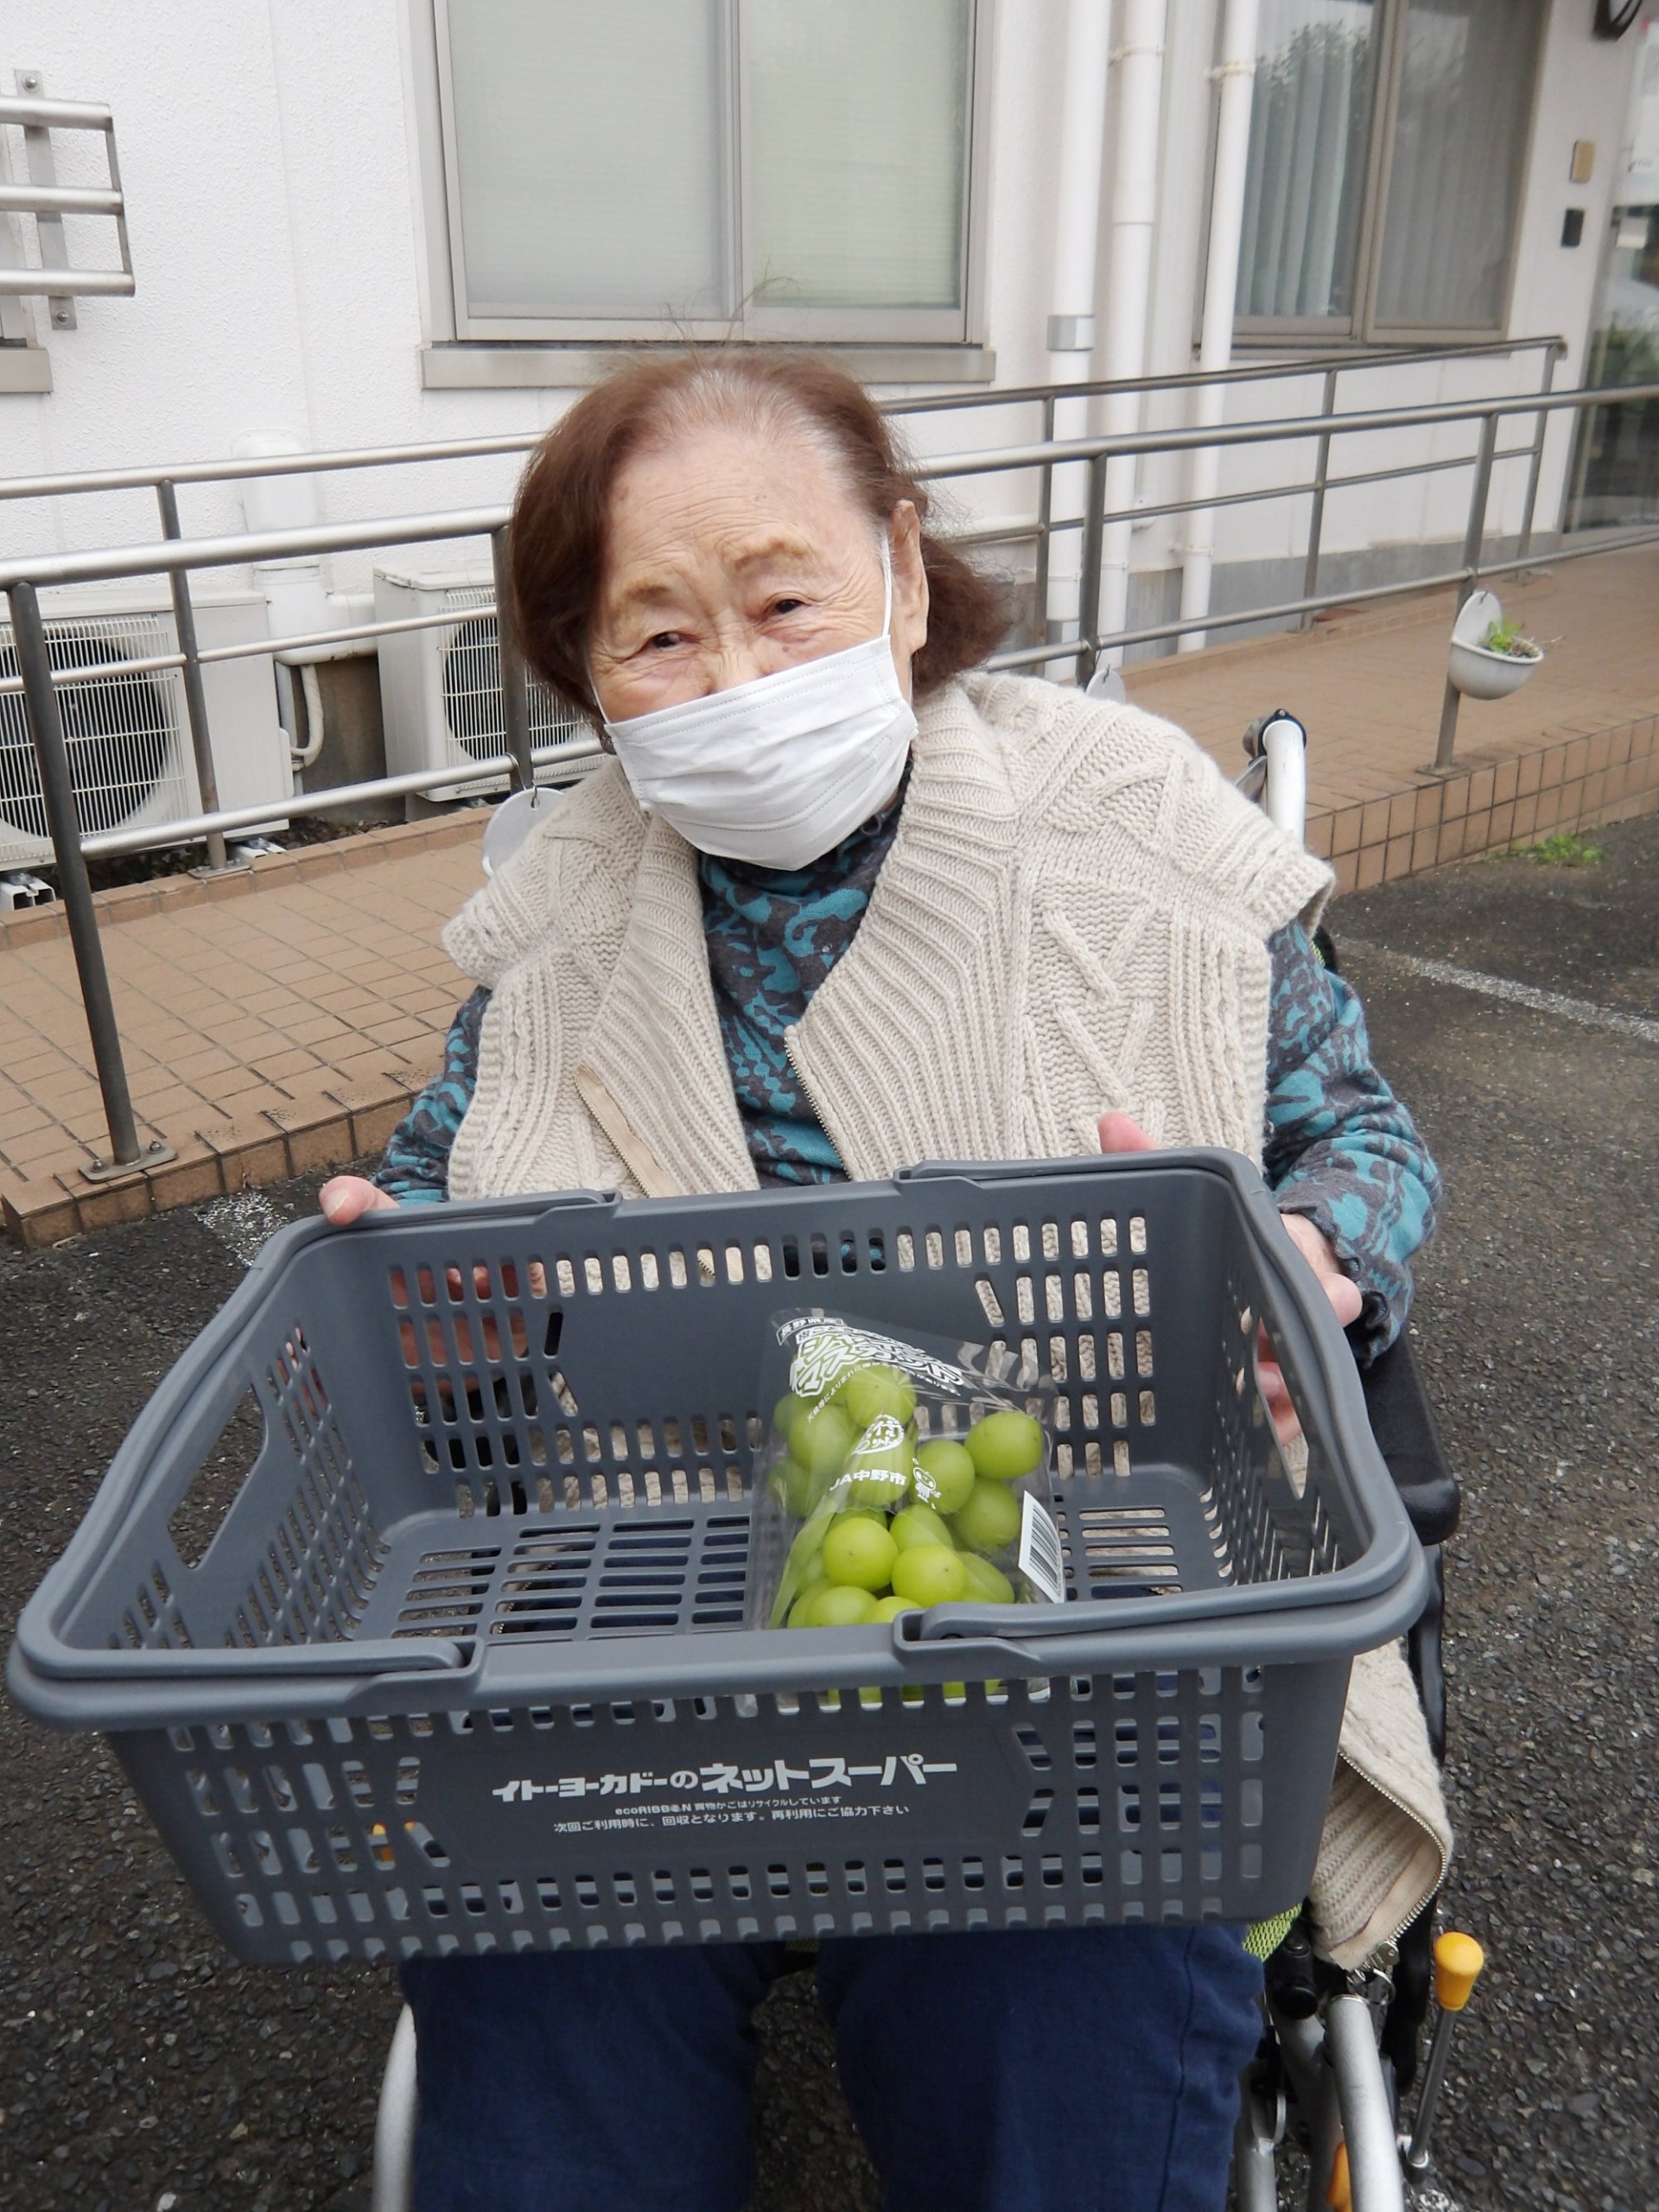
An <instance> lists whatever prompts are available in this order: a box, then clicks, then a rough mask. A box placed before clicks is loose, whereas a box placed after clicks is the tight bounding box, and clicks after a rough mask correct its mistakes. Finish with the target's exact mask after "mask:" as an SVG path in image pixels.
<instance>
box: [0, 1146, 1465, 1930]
mask: <svg viewBox="0 0 1659 2212" xmlns="http://www.w3.org/2000/svg"><path fill="white" fill-rule="evenodd" d="M818 1304H822V1305H823V1306H824V1307H825V1308H826V1309H829V1310H834V1311H839V1312H845V1313H854V1314H856V1315H858V1316H860V1317H861V1318H864V1319H869V1320H873V1321H875V1322H879V1323H882V1324H885V1325H887V1326H889V1327H891V1328H893V1329H894V1330H896V1331H899V1332H902V1331H903V1330H904V1329H905V1328H906V1327H907V1326H908V1327H910V1328H912V1329H916V1330H918V1331H925V1332H930V1333H931V1334H934V1335H941V1334H943V1335H950V1336H955V1337H957V1338H962V1339H963V1340H972V1341H976V1342H985V1341H987V1340H992V1341H997V1340H1001V1341H1004V1342H1007V1343H1010V1344H1020V1343H1024V1344H1028V1345H1029V1346H1030V1348H1031V1350H1032V1351H1033V1353H1034V1355H1035V1357H1036V1358H1037V1361H1038V1363H1039V1365H1040V1367H1041V1368H1042V1369H1043V1370H1046V1372H1048V1373H1049V1374H1051V1375H1052V1377H1053V1379H1054V1381H1055V1383H1056V1384H1057V1385H1058V1393H1059V1397H1058V1435H1057V1449H1056V1460H1057V1476H1058V1480H1057V1484H1056V1488H1057V1493H1058V1501H1059V1503H1058V1516H1059V1519H1060V1521H1061V1523H1062V1529H1063V1535H1064V1541H1065V1554H1066V1567H1067V1574H1068V1595H1069V1599H1070V1602H1068V1603H1067V1604H1065V1605H1056V1606H1032V1607H1028V1608H1021V1609H1020V1611H1018V1612H1017V1613H1014V1612H1011V1611H1009V1610H1008V1609H1007V1608H995V1607H984V1606H974V1605H954V1606H948V1607H940V1608H938V1609H936V1610H935V1611H933V1612H932V1613H931V1614H928V1615H925V1616H924V1615H919V1614H910V1615H906V1616H902V1617H901V1618H899V1620H898V1621H896V1622H893V1623H892V1624H885V1625H882V1626H880V1627H874V1626H872V1627H868V1628H855V1629H838V1630H813V1631H810V1632H804V1631H790V1632H770V1633H768V1632H764V1631H753V1630H746V1629H745V1628H744V1626H743V1622H744V1618H745V1613H744V1599H745V1576H746V1554H747V1543H748V1535H749V1507H748V1497H747V1492H748V1485H749V1481H750V1460H751V1454H752V1452H753V1447H754V1446H755V1445H756V1444H757V1443H758V1442H759V1441H760V1437H761V1435H762V1433H763V1432H762V1427H761V1420H760V1413H759V1410H758V1409H757V1408H756V1405H755V1402H754V1401H755V1394H756V1386H757V1377H758V1373H759V1369H760V1357H761V1351H762V1344H763V1338H764V1337H765V1334H766V1319H767V1317H768V1315H769V1314H771V1313H773V1312H774V1311H776V1310H777V1309H779V1307H781V1306H796V1307H798V1306H804V1305H818ZM1262 1323H1265V1325H1266V1326H1267V1328H1268V1330H1269V1332H1271V1336H1272V1339H1273V1343H1274V1346H1275V1347H1276V1349H1277V1351H1278V1354H1279V1357H1280V1358H1281V1363H1282V1364H1283V1367H1284V1370H1285V1374H1286V1376H1287V1383H1288V1384H1289V1388H1290V1390H1291V1394H1292V1397H1293V1399H1294V1402H1295V1404H1296V1407H1297V1408H1298V1411H1299V1413H1300V1418H1301V1421H1302V1425H1303V1427H1304V1430H1305V1432H1306V1439H1307V1461H1306V1472H1305V1474H1302V1473H1300V1472H1296V1471H1293V1470H1291V1469H1289V1468H1287V1465H1286V1464H1285V1462H1284V1460H1283V1459H1281V1455H1280V1452H1279V1451H1278V1449H1277V1448H1276V1446H1275V1445H1274V1440H1273V1432H1272V1428H1271V1426H1270V1424H1269V1423H1268V1421H1267V1419H1266V1417H1265V1414H1263V1412H1262V1406H1261V1402H1260V1398H1259V1395H1258V1393H1257V1390H1256V1388H1255V1377H1254V1371H1253V1365H1252V1361H1253V1355H1254V1348H1255V1337H1256V1331H1257V1327H1258V1325H1259V1324H1262ZM1423 1574H1424V1569H1423V1564H1422V1557H1421V1552H1420V1550H1419V1548H1418V1547H1417V1544H1416V1542H1415V1540H1414V1537H1413V1535H1412V1534H1411V1531H1410V1529H1409V1527H1408V1523H1407V1521H1406V1518H1405V1516H1404V1514H1403V1512H1402V1510H1401V1507H1400V1504H1399V1502H1398V1500H1397V1498H1396V1497H1395V1492H1394V1489H1393V1486H1392V1484H1391V1483H1390V1481H1389V1476H1388V1473H1387V1471H1386V1469H1385V1468H1384V1466H1383V1463H1382V1461H1381V1459H1380V1458H1379V1457H1378V1455H1377V1452H1376V1447H1375V1446H1374V1444H1373V1442H1372V1440H1371V1437H1370V1431H1369V1429H1368V1427H1367V1426H1366V1421H1365V1414H1364V1409H1363V1400H1362V1396H1361V1393H1360V1389H1359V1385H1358V1382H1357V1376H1356V1375H1355V1372H1354V1370H1353V1366H1352V1362H1351V1358H1350V1357H1349V1354H1348V1350H1347V1347H1346V1345H1345V1344H1344V1340H1343V1338H1342V1335H1341V1332H1340V1331H1339V1330H1338V1326H1337V1325H1336V1322H1335V1320H1334V1318H1333V1317H1332V1314H1331V1313H1330V1311H1329V1310H1328V1307H1327V1306H1326V1304H1325V1300H1324V1299H1323V1297H1322V1296H1321V1294H1319V1290H1318V1287H1317V1286H1316V1284H1315V1283H1314V1281H1313V1275H1312V1274H1311V1273H1310V1272H1309V1271H1308V1269H1307V1268H1306V1266H1305V1265H1304V1263H1303V1262H1301V1260H1300V1258H1299V1257H1298V1256H1297V1255H1296V1254H1295V1252H1294V1249H1293V1247H1292V1246H1291V1244H1290V1243H1289V1240H1288V1239H1287V1237H1286V1236H1285V1234H1284V1232H1283V1230H1282V1228H1281V1225H1280V1223H1279V1220H1278V1217H1277V1215H1276V1213H1275V1212H1274V1208H1273V1205H1272V1203H1271V1201H1270V1200H1269V1199H1268V1196H1267V1193H1266V1192H1265V1191H1264V1189H1263V1188H1262V1184H1261V1182H1260V1180H1259V1179H1258V1178H1257V1177H1256V1176H1255V1173H1254V1171H1253V1170H1252V1169H1250V1168H1249V1166H1248V1165H1247V1164H1246V1163H1245V1162H1244V1161H1243V1160H1239V1159H1237V1158H1236V1157H1235V1156H1234V1155H1232V1154H1226V1153H1220V1152H1203V1151H1192V1152H1183V1153H1170V1154H1158V1155H1150V1156H1138V1157H1131V1158H1126V1159H1118V1160H1102V1159H1098V1158H1096V1159H1090V1160H1078V1161H1074V1162H1072V1161H1066V1162H1049V1163H1042V1164H1026V1165H1017V1166H996V1167H938V1168H926V1169H921V1170H918V1171H916V1172H915V1173H912V1174H909V1175H905V1176H900V1177H899V1179H897V1180H896V1181H894V1182H892V1183H882V1184H868V1185H839V1186H829V1187H824V1188H820V1189H814V1190H810V1191H799V1192H786V1193H785V1192H778V1191H775V1190H773V1191H767V1192H753V1193H740V1194H725V1195H721V1196H719V1197H715V1198H678V1199H665V1200H655V1201H640V1202H637V1203H632V1202H630V1203H624V1202H621V1201H620V1200H618V1199H616V1198H605V1197H599V1196H595V1195H594V1194H590V1193H576V1194H572V1195H566V1196H563V1197H560V1198H554V1199H550V1200H548V1199H518V1200H512V1201H501V1202H492V1203H488V1204H483V1205H464V1206H463V1205H454V1206H443V1207H408V1208H405V1209H403V1210H401V1211H398V1212H397V1213H380V1214H375V1215H372V1216H370V1217H367V1218H366V1219H365V1221H363V1222H362V1223H360V1224H359V1225H357V1226H356V1227H354V1228H353V1229H351V1230H343V1231H342V1230H332V1229H329V1228H327V1226H326V1225H325V1224H322V1223H321V1221H314V1222H308V1223H305V1224H300V1225H298V1226H296V1227H295V1228H292V1229H289V1230H286V1231H284V1232H283V1234H281V1235H280V1236H277V1237H275V1238H273V1239H272V1241H271V1243H270V1244H269V1245H268V1246H267V1247H266V1249H265V1251H264V1253H263V1254H262V1255H261V1256H260V1258H259V1259H258V1260H257V1262H255V1264H254V1266H253V1268H251V1271H250V1273H249V1275H248V1277H247V1279H246V1281H245V1282H244V1283H243V1285H242V1286H241V1287H240V1288H239V1289H238V1292H237V1294H236V1295H235V1296H234V1297H233V1298H232V1300H231V1301H230V1302H229V1304H228V1305H227V1306H226V1307H225V1309H224V1311H223V1312H222V1313H220V1314H219V1317H218V1318H217V1319H216V1320H215V1321H214V1322H213V1324H212V1325H211V1326H210V1327H209V1328H208V1329H207V1330H206V1331H205V1332H203V1334H202V1335H201V1337H200V1338H199V1339H198V1340H197V1342H196V1343H195V1344H194V1346H193V1347H192V1349H191V1350H190V1351H189V1352H188V1354H187V1355H186V1357H184V1358H183V1359H182V1360H181V1362H180V1363H179V1364H178V1366H177V1367H176V1368H175V1370H173V1372H172V1374H171V1375H170V1376H168V1378H167V1380H166V1382H165V1383H163V1384H162V1388H161V1389H159V1390H158V1391H157V1392H156V1395H155V1397H154V1398H153V1399H152V1400H151V1402H150V1403H149V1405H148V1406H147V1407H146V1408H145V1409H144V1410H143V1413H142V1414H141V1415H140V1416H139V1418H138V1421H137V1423H136V1425H135V1426H134V1427H133V1430H132V1433H131V1434H130V1436H129V1437H128V1439H127V1440H126V1441H125V1443H124V1445H123V1446H122V1447H121V1450H120V1452H118V1455H117V1457H116V1459H115V1461H114V1463H113V1465H111V1469H110V1471H109V1474H108V1476H107V1478H106V1479H105V1483H104V1484H103V1487H102V1488H101V1489H100V1491H99V1494H98V1497H97V1498H96V1500H95V1502H94V1503H93V1505H92V1509H91V1510H90V1511H89V1513H88V1514H87V1516H86V1521H85V1522H84V1523H83V1525H82V1527H81V1528H80V1529H79V1532H78V1534H77V1535H76V1536H75V1538H74V1540H73V1542H72V1543H71V1545H70V1547H69V1548H68V1550H67V1553H66V1554H65V1555H64V1557H63V1559H62V1560H60V1562H59V1563H58V1565H57V1566H56V1567H54V1568H53V1570H52V1572H51V1573H49V1574H48V1577H47V1579H46V1580H45V1582H44V1583H43V1584H42V1586H41V1589H40V1591H39V1592H37V1594H36V1595H35V1598H34V1599H33V1600H32V1601H31V1603H30V1604H29V1607H28V1608H27V1610H26V1611H25V1613H24V1615H23V1617H22V1622H21V1624H20V1626H19V1630H18V1634H17V1639H16V1644H15V1646H14V1648H13V1651H12V1654H11V1659H10V1684H11V1688H12V1691H13V1694H15V1696H16V1699H17V1700H18V1701H19V1702H20V1703H21V1704H22V1706H24V1707H26V1708H27V1709H28V1710H29V1711H30V1712H31V1713H35V1714H36V1715H38V1716H40V1717H41V1718H42V1719H47V1720H48V1721H51V1722H54V1723H55V1724H57V1725H59V1726H67V1727H73V1728H92V1729H99V1730H102V1731H104V1732H106V1733H107V1734H108V1736H109V1737H110V1739H111V1744H112V1745H113V1747H114V1749H115V1751H116V1752H117V1754H118V1757H119V1758H120V1759H121V1761H122V1763H123V1764H124V1767H125V1768H126V1770H127V1772H128V1774H129V1775H130V1777H131V1779H132V1782H133V1784H134V1786H135V1788H136V1789H137V1791H138V1793H139V1795H140V1796H141V1797H142V1798H143V1802H144V1804H145V1805H146V1807H147V1808H149V1813H150V1814H151V1815H152V1817H153V1818H154V1820H155V1821H156V1826H157V1827H158V1828H159V1829H160V1831H161V1833H162V1836H163V1837H164V1838H165V1840H166V1841H167V1843H168V1847H170V1849H171V1850H172V1852H173V1853H174V1854H175V1857H176V1858H177V1859H178V1861H179V1864H180V1865H181V1867H182V1868H183V1870H184V1872H185V1873H186V1874H187V1876H188V1878H189V1880H190V1882H191V1884H192V1885H193V1886H194V1890H195V1891H196V1894H197V1896H198V1897H200V1900H201V1903H202V1904H203V1906H204V1908H205V1910H207V1914H208V1916H209V1918H210V1919H211V1920H212V1922H213V1925H214V1927H215V1928H216V1929H217V1930H218V1931H219V1934H220V1936H222V1937H223V1939H224V1941H225V1942H226V1944H227V1945H228V1946H229V1947H230V1948H232V1950H233V1951H235V1952H236V1953H238V1955H240V1956H242V1957H244V1958H246V1959H252V1960H260V1961H270V1962H282V1963H288V1962H294V1961H308V1960H315V1959H319V1958H334V1959H339V1958H346V1957H349V1956H357V1957H365V1958H377V1957H398V1956H406V1955H411V1954H414V1953H417V1952H435V1953H454V1952H464V1953H473V1954H477V1953H481V1952H486V1951H491V1950H500V1951H508V1950H524V1949H532V1948H557V1947H559V1946H561V1945H563V1944H566V1943H572V1942H574V1943H576V1944H581V1945H591V1944H597V1943H602V1942H618V1943H630V1942H677V1941H688V1942H697V1941H729V1940H734V1939H735V1940H743V1939H773V1938H781V1937H806V1936H815V1935H829V1934H855V1933H858V1932H861V1931H864V1930H876V1931H880V1932H884V1933H885V1932H888V1931H892V1930H894V1929H916V1930H925V1929H969V1928H989V1929H1007V1928H1030V1929H1038V1928H1044V1927H1050V1926H1077V1925H1081V1924H1084V1923H1091V1922H1092V1923H1121V1922H1128V1921H1143V1922H1151V1923H1180V1922H1191V1921H1195V1920H1198V1919H1214V1918H1221V1919H1226V1920H1235V1921H1249V1920H1255V1919H1259V1918H1262V1917H1263V1916H1266V1915H1267V1914H1268V1913H1271V1912H1273V1911H1275V1910H1280V1909H1281V1908H1283V1907H1285V1906H1287V1905H1289V1904H1293V1903H1294V1902H1296V1901H1297V1900H1298V1899H1299V1898H1300V1897H1301V1896H1302V1894H1303V1891H1304V1890H1305V1888H1306V1883H1307V1880H1308V1877H1309V1874H1310V1872H1311V1871H1312V1867H1313V1859H1314V1856H1315V1853H1316V1850H1317V1847H1318V1842H1319V1831H1320V1826H1321V1821H1322V1816H1323V1812H1324V1808H1325V1799H1326V1796H1327V1793H1328V1789H1329V1785H1330V1781H1331V1776H1332V1767H1333V1764H1334V1761H1335V1756H1336V1745H1337V1736H1338V1726H1339V1723H1340V1717H1341V1712H1342V1707H1343V1700H1344V1694H1345V1690H1346V1686H1347V1681H1348V1672H1349V1665H1350V1662H1351V1658H1352V1656H1353V1655H1354V1654H1355V1653H1356V1652H1358V1651H1360V1650H1363V1649H1369V1648H1372V1647H1374V1646H1376V1645H1377V1644H1380V1643H1384V1642H1386V1641H1387V1640H1389V1638H1390V1637H1394V1636H1396V1635H1398V1634H1399V1633H1401V1632H1402V1630H1404V1629H1405V1628H1406V1627H1407V1625H1408V1624H1409V1623H1410V1621H1411V1620H1412V1619H1413V1618H1414V1616H1415V1614H1416V1612H1417V1611H1418V1610H1419V1608H1420V1605H1421V1593H1422V1586H1423Z"/></svg>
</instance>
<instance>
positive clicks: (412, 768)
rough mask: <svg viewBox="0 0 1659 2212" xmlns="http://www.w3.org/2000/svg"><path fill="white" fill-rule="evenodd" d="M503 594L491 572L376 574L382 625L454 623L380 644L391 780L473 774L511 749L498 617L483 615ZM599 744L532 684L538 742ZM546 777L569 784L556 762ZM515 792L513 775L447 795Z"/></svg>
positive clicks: (571, 712) (586, 725) (580, 746)
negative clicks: (462, 770) (475, 766)
mask: <svg viewBox="0 0 1659 2212" xmlns="http://www.w3.org/2000/svg"><path fill="white" fill-rule="evenodd" d="M494 597H495V587H494V585H493V582H492V581H491V578H490V575H489V573H488V571H487V570H486V571H484V572H483V573H481V574H480V572H479V571H478V570H476V569H471V570H467V569H460V570H430V571H419V572H417V571H411V570H407V569H376V570H375V572H374V619H375V620H376V621H377V622H402V621H408V620H410V619H411V618H413V617H416V616H430V615H443V616H450V615H453V616H454V620H453V621H449V620H445V621H442V622H438V623H435V624H434V626H432V627H431V628H430V629H426V630H405V631H404V632H401V633H394V634H393V635H392V636H391V637H384V638H382V639H381V640H380V706H381V711H382V714H383V715H384V716H385V728H386V772H387V773H388V774H389V775H393V776H399V775H412V774H415V773H416V772H418V771H421V770H424V769H432V768H448V767H451V766H454V767H465V766H466V765H467V761H468V760H491V759H493V758H499V756H500V755H501V754H502V753H505V751H506V749H507V740H506V724H505V718H504V716H503V713H502V707H501V648H500V642H499V637H498V635H497V632H496V626H495V616H494V615H493V613H479V612H478V609H480V607H489V606H490V603H491V601H493V599H494ZM530 741H531V744H532V745H536V746H542V745H565V744H568V745H569V746H571V747H573V748H575V749H576V750H578V751H582V752H585V751H588V750H589V749H590V748H591V747H592V745H593V743H594V728H593V725H592V723H591V722H589V721H587V720H586V719H585V718H584V717H583V716H582V715H579V714H577V713H576V712H575V709H572V708H569V707H567V706H566V705H565V704H564V702H563V700H560V699H557V698H556V697H555V696H554V695H553V694H552V692H550V690H548V689H547V687H546V685H545V684H543V683H538V682H537V680H536V678H535V677H531V682H530ZM536 780H537V783H538V784H551V783H557V782H561V781H568V780H569V779H568V777H567V776H566V775H564V774H563V772H562V771H561V768H560V766H559V764H558V763H557V762H556V761H549V762H547V763H546V764H545V765H544V766H542V767H540V768H538V769H537V771H536ZM506 787H507V779H506V777H505V775H502V774H499V773H498V774H496V775H493V776H480V777H479V778H478V779H476V780H475V781H473V782H469V783H465V784H451V785H445V786H444V789H443V791H442V793H441V794H440V796H441V797H442V798H475V797H477V796H478V795H480V793H483V792H493V791H505V789H506Z"/></svg>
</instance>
